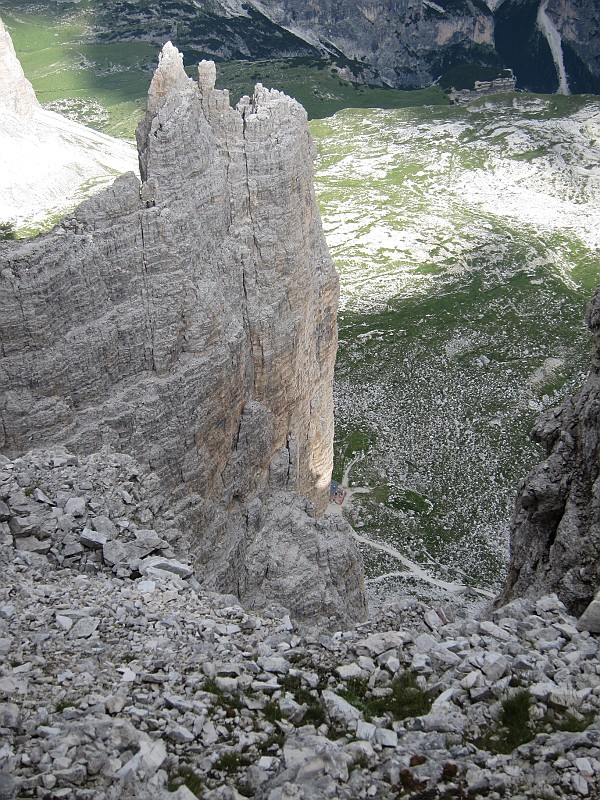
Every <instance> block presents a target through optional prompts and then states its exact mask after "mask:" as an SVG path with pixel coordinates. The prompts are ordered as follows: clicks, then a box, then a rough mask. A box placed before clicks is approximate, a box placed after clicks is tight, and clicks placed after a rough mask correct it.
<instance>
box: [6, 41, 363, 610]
mask: <svg viewBox="0 0 600 800" xmlns="http://www.w3.org/2000/svg"><path fill="white" fill-rule="evenodd" d="M214 81H215V68H214V65H213V64H212V63H203V64H201V65H200V70H199V81H198V83H195V82H194V81H193V80H192V79H191V78H189V77H188V76H187V75H186V74H185V72H184V69H183V65H182V60H181V56H180V54H179V53H178V52H177V50H176V49H175V48H174V47H173V46H172V45H169V44H167V45H166V46H165V48H164V50H163V53H162V55H161V59H160V64H159V67H158V69H157V72H156V74H155V76H154V79H153V81H152V85H151V88H150V92H149V98H148V113H147V116H146V119H145V120H144V121H143V122H142V123H141V125H140V127H139V130H138V146H139V154H140V170H141V176H142V183H141V184H140V182H139V180H138V179H137V177H135V176H134V175H133V174H128V175H125V176H123V177H121V178H119V179H118V180H117V181H115V183H114V185H113V186H112V187H111V188H110V189H108V190H106V191H105V192H103V193H102V194H100V195H97V196H96V197H95V198H93V199H91V200H89V201H87V202H86V203H84V204H83V205H81V206H80V207H79V208H78V209H77V210H76V212H74V214H73V215H72V216H71V217H69V218H66V219H65V220H63V221H62V222H61V223H60V224H59V225H58V226H57V228H56V229H55V230H54V231H53V232H52V233H50V234H48V235H46V236H41V237H39V238H37V239H33V240H29V241H20V242H15V243H6V244H3V245H2V246H1V249H0V262H1V263H0V266H1V278H0V281H1V283H0V342H1V344H2V351H1V358H0V385H1V387H2V394H1V395H0V449H1V450H2V451H3V452H5V453H7V454H10V455H17V454H19V453H22V452H24V451H26V450H28V449H30V448H32V447H36V446H46V445H47V444H49V443H53V444H61V445H66V446H68V447H69V448H71V449H72V450H74V451H76V452H78V453H87V454H89V453H94V452H97V451H99V450H101V448H102V447H104V446H107V445H109V446H111V447H113V448H114V449H115V450H118V451H121V452H126V453H129V454H131V455H133V456H134V457H135V458H137V459H138V460H139V461H140V462H141V463H142V464H143V466H144V468H145V469H149V470H152V471H154V472H155V473H156V474H157V475H158V478H159V481H160V483H161V486H162V487H163V491H164V492H165V493H166V494H167V495H168V497H169V500H170V502H171V503H172V505H173V508H174V514H175V515H176V516H177V519H178V522H179V523H180V524H181V525H183V526H185V527H186V530H189V531H190V532H191V534H192V535H191V541H192V550H193V555H194V558H195V562H196V565H197V568H198V570H199V576H200V578H201V579H202V580H203V582H204V585H205V586H207V587H209V588H219V589H221V590H225V591H234V592H235V593H236V594H237V595H238V596H239V597H240V598H242V600H243V601H244V602H246V603H247V604H250V605H253V604H254V605H256V604H262V603H264V602H265V601H266V600H267V599H276V600H278V601H279V602H280V603H283V604H284V605H285V606H287V607H289V608H290V609H291V610H292V611H293V612H294V613H295V614H296V615H297V616H299V617H303V618H310V617H313V616H314V615H317V614H324V615H339V614H341V615H345V614H348V615H349V616H350V617H354V618H360V617H362V616H363V615H364V613H365V602H364V596H363V590H362V565H361V560H360V556H359V555H358V553H357V551H356V549H355V547H354V545H353V544H352V542H351V540H350V538H349V537H348V535H347V531H346V528H345V524H344V523H340V522H339V521H337V520H336V521H331V520H329V519H318V518H317V517H318V515H320V514H322V512H323V511H324V510H325V507H326V504H327V498H328V489H329V477H330V473H331V463H332V431H333V407H332V380H333V365H334V360H335V352H336V336H337V333H336V321H335V314H336V308H337V296H338V283H337V276H336V273H335V270H334V268H333V265H332V262H331V259H330V257H329V254H328V251H327V247H326V245H325V240H324V237H323V233H322V229H321V223H320V217H319V214H318V210H317V206H316V202H315V198H314V193H313V186H312V159H313V144H312V141H311V139H310V135H309V132H308V127H307V123H306V114H305V112H304V110H303V109H302V107H301V106H299V105H298V104H297V103H296V102H294V101H293V100H291V99H289V98H287V97H285V96H284V95H282V94H281V93H279V92H276V91H267V90H266V89H263V88H262V87H261V86H258V87H257V89H256V92H255V94H254V96H253V97H252V98H251V99H248V98H244V99H243V100H242V101H241V102H240V104H239V105H238V107H237V109H235V110H234V109H232V108H231V107H230V105H229V98H228V93H227V92H223V91H215V89H214Z"/></svg>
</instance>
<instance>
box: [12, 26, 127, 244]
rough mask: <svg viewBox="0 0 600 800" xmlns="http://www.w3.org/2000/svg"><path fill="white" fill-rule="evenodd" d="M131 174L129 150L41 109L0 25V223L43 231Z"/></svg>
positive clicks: (120, 142)
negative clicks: (124, 175) (123, 175)
mask: <svg viewBox="0 0 600 800" xmlns="http://www.w3.org/2000/svg"><path fill="white" fill-rule="evenodd" d="M132 170H135V171H137V153H136V151H135V148H134V147H133V145H131V144H129V143H127V142H124V141H121V140H119V139H114V138H112V137H110V136H106V135H104V134H101V133H98V132H97V131H94V130H92V129H91V128H87V127H85V126H84V125H80V124H79V123H77V122H73V121H72V120H69V119H66V118H64V117H62V116H60V115H59V114H55V113H54V112H52V111H47V110H45V109H43V108H41V107H40V105H39V103H38V102H37V100H36V97H35V94H34V92H33V89H32V87H31V84H30V83H29V81H28V80H27V79H26V78H25V76H24V74H23V70H22V69H21V65H20V64H19V62H18V60H17V57H16V55H15V51H14V48H13V46H12V42H11V40H10V37H9V35H8V33H7V31H6V29H5V27H4V25H3V24H2V21H1V20H0V223H2V224H3V225H4V226H10V227H12V228H13V229H23V228H25V229H28V228H29V229H31V228H33V229H37V228H39V227H44V225H47V224H49V222H50V221H52V220H53V219H55V218H56V217H58V216H60V215H61V214H64V213H65V212H66V211H67V210H71V209H72V208H73V207H74V206H75V205H77V204H78V203H80V202H81V201H82V200H83V199H84V198H85V197H87V196H89V195H90V194H91V193H93V192H94V191H97V190H99V189H100V188H102V187H103V186H106V185H107V184H108V183H112V181H113V180H114V178H115V177H116V175H119V174H121V173H123V172H128V171H132Z"/></svg>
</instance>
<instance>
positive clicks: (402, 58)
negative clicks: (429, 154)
mask: <svg viewBox="0 0 600 800" xmlns="http://www.w3.org/2000/svg"><path fill="white" fill-rule="evenodd" d="M253 5H254V6H255V7H257V8H259V9H260V10H261V11H263V12H265V13H266V14H267V15H268V16H269V17H270V18H271V19H273V20H274V21H275V22H277V23H279V24H281V25H284V26H288V27H290V28H291V29H292V30H295V31H304V32H305V35H306V34H308V37H309V39H312V40H321V41H322V42H323V43H325V44H329V45H333V46H334V47H335V48H337V49H338V50H340V51H341V52H343V54H344V55H345V56H347V57H349V58H353V59H356V60H357V61H361V62H363V63H365V64H369V65H371V66H372V67H374V68H375V70H376V72H377V73H378V75H380V76H381V77H382V78H383V79H384V80H385V81H386V82H387V83H389V84H390V85H392V86H423V85H427V84H429V83H431V82H432V81H433V80H435V79H436V78H438V77H439V76H440V74H442V73H443V72H445V71H446V69H448V68H449V67H451V66H455V65H456V64H457V63H461V62H465V61H467V62H468V61H476V62H479V61H480V60H481V59H483V61H484V62H488V61H489V62H491V63H495V62H496V61H497V58H496V56H495V54H494V53H493V45H494V36H493V19H492V14H491V11H490V10H489V9H488V8H487V7H486V6H485V5H484V4H483V3H481V2H478V3H473V2H470V0H452V2H449V1H448V0H439V2H429V1H428V0H400V2H397V0H386V2H377V3H374V2H361V3H357V2H356V0H318V1H317V2H315V1H314V0H311V1H310V2H306V1H305V2H297V0H254V2H253Z"/></svg>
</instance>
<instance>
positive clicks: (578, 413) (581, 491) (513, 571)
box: [501, 290, 600, 615]
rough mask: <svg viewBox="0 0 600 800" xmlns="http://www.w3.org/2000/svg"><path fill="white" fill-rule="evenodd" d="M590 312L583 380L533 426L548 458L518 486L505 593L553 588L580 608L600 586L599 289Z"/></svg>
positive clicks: (573, 609) (576, 609) (514, 594)
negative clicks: (577, 389) (589, 354)
mask: <svg viewBox="0 0 600 800" xmlns="http://www.w3.org/2000/svg"><path fill="white" fill-rule="evenodd" d="M587 319H588V324H589V327H590V330H591V331H592V333H593V335H594V345H593V353H592V367H591V370H590V372H589V374H588V376H587V378H586V380H585V382H584V384H583V387H582V389H581V391H580V392H579V394H577V395H575V396H574V397H571V398H569V399H568V400H567V401H566V402H565V403H564V404H563V405H562V406H560V407H559V408H557V409H554V410H552V411H549V412H547V413H546V414H545V415H543V416H542V417H541V418H540V419H539V420H538V422H537V424H536V427H535V428H534V430H533V433H532V436H533V438H534V439H535V440H536V441H538V442H539V443H540V444H543V445H545V447H546V449H547V458H546V460H545V461H543V462H542V463H541V464H539V465H538V466H537V467H536V468H535V469H534V470H533V471H532V472H531V473H530V474H529V475H528V476H527V477H526V478H525V479H524V480H523V481H522V483H521V485H520V486H519V492H518V497H517V503H516V508H515V513H514V517H513V521H512V530H511V551H512V552H511V561H510V566H509V574H508V580H507V585H506V588H505V591H504V594H503V596H502V598H501V602H505V601H507V600H510V599H511V598H513V597H538V596H539V595H541V594H543V593H545V592H548V591H553V592H556V593H557V594H558V595H559V597H560V598H561V600H562V601H563V602H564V603H565V605H566V606H567V608H568V609H569V610H570V611H571V612H572V613H574V614H577V615H579V614H581V613H582V612H583V611H584V609H585V608H586V606H587V605H588V604H589V603H590V602H591V601H592V600H593V597H594V595H595V593H596V592H597V590H598V589H599V588H600V481H599V480H598V478H599V477H600V290H598V291H597V292H596V294H595V296H594V298H593V299H592V301H591V303H590V305H589V308H588V315H587Z"/></svg>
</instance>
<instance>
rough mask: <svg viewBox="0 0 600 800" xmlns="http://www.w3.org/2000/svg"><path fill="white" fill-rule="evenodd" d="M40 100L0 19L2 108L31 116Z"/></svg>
mask: <svg viewBox="0 0 600 800" xmlns="http://www.w3.org/2000/svg"><path fill="white" fill-rule="evenodd" d="M37 106H38V101H37V98H36V96H35V92H34V91H33V86H32V85H31V84H30V83H29V81H28V80H27V78H26V77H25V73H24V72H23V68H22V67H21V64H20V63H19V60H18V58H17V56H16V54H15V48H14V47H13V43H12V40H11V38H10V36H9V34H8V31H7V30H6V28H5V27H4V25H3V23H2V20H0V109H5V110H7V111H12V112H13V113H15V114H19V115H21V116H31V114H32V113H33V109H34V108H36V107H37Z"/></svg>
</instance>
